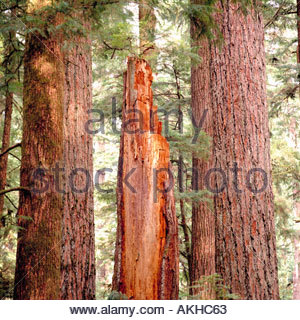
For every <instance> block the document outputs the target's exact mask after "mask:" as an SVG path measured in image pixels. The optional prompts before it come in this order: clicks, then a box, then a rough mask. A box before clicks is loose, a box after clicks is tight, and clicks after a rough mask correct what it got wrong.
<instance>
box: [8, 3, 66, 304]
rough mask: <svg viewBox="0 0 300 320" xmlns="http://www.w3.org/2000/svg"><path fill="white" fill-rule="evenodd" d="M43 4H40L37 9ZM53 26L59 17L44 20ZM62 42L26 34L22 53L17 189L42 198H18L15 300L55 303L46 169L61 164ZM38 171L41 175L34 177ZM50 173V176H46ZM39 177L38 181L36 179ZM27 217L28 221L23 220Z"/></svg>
mask: <svg viewBox="0 0 300 320" xmlns="http://www.w3.org/2000/svg"><path fill="white" fill-rule="evenodd" d="M47 4H49V3H48V1H40V2H39V7H38V8H37V7H31V4H30V3H29V8H30V10H32V11H31V12H32V13H34V12H35V10H37V9H41V8H43V6H46V5H47ZM49 20H50V21H51V23H53V24H57V23H59V17H58V15H56V16H55V17H53V18H51V19H50V17H49ZM61 46H62V39H61V36H58V35H55V36H54V35H49V36H48V37H42V35H41V34H39V33H35V32H31V33H28V35H27V38H26V47H25V53H24V98H23V99H24V100H23V110H24V111H23V112H24V114H23V138H22V163H21V186H24V187H34V188H36V189H38V190H42V189H43V188H45V189H46V187H47V184H48V188H47V190H46V191H45V192H40V193H38V192H21V193H20V200H19V210H18V216H19V226H20V227H21V228H22V229H21V230H20V231H19V234H18V246H17V261H16V274H15V289H14V299H50V300H54V299H59V298H60V287H61V281H60V278H61V277H60V267H61V264H60V262H61V241H62V233H61V229H62V212H63V202H62V197H61V194H59V193H58V192H56V191H55V186H54V181H53V176H52V174H51V171H50V170H51V168H54V166H55V163H58V162H60V161H61V160H62V159H63V106H64V101H63V99H64V73H63V70H64V65H63V55H62V52H61V49H60V48H61ZM37 168H40V169H41V171H40V173H39V174H38V176H34V172H35V170H36V169H37ZM48 170H49V171H48ZM37 177H38V178H37ZM23 216H25V217H30V218H31V219H32V220H27V219H24V218H22V217H23Z"/></svg>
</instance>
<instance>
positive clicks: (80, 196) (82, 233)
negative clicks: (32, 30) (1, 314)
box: [61, 8, 96, 300]
mask: <svg viewBox="0 0 300 320" xmlns="http://www.w3.org/2000/svg"><path fill="white" fill-rule="evenodd" d="M80 10H82V9H80V8H79V9H78V10H77V12H80ZM76 18H77V19H79V20H80V21H81V22H82V24H83V26H84V27H85V28H86V29H87V30H89V28H90V26H89V24H88V22H87V21H86V20H85V19H84V17H83V15H82V14H80V13H77V17H76ZM73 41H74V44H75V46H74V48H72V49H71V50H67V52H66V55H65V90H64V93H65V95H64V101H65V106H64V158H63V168H64V170H65V171H64V174H65V178H66V179H65V180H64V187H63V190H64V191H65V194H64V195H63V202H64V214H63V229H62V230H63V236H62V237H63V241H62V268H61V271H62V275H61V276H62V283H61V288H62V292H61V298H62V299H69V300H74V299H75V300H77V299H79V300H82V299H89V300H90V299H94V298H95V277H96V271H95V239H94V204H93V190H94V189H93V155H92V152H93V142H92V135H91V134H89V133H88V131H87V130H86V124H88V119H89V113H88V111H89V110H90V109H92V57H91V41H90V39H88V38H85V37H83V36H76V38H75V39H73Z"/></svg>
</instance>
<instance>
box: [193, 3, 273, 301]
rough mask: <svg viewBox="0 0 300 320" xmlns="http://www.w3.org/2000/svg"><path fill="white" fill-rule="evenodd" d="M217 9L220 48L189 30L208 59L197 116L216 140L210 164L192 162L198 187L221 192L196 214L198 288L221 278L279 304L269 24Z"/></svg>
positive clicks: (229, 7) (243, 292)
mask: <svg viewBox="0 0 300 320" xmlns="http://www.w3.org/2000/svg"><path fill="white" fill-rule="evenodd" d="M194 2H196V3H201V1H198V2H197V1H194ZM219 5H220V12H219V13H217V14H216V24H217V25H218V26H219V28H220V32H221V33H222V35H223V38H224V41H223V45H222V46H221V47H220V46H218V45H215V44H214V43H209V42H208V41H207V40H205V39H204V38H200V39H196V34H197V31H199V30H197V28H198V27H199V24H197V23H196V22H195V21H192V29H191V34H192V38H193V40H194V45H200V46H201V48H200V50H199V55H200V56H201V58H202V61H201V63H200V64H199V66H197V67H193V68H192V108H193V114H194V117H195V119H196V121H197V122H199V120H200V118H201V116H202V115H203V112H204V110H205V109H207V110H208V112H207V116H206V119H205V122H204V126H203V130H204V131H205V132H206V133H207V134H208V135H210V136H211V137H212V146H211V156H210V160H209V161H208V162H205V161H202V160H200V159H194V169H195V172H194V177H193V178H194V187H196V188H199V189H203V188H206V187H208V188H209V189H211V191H213V192H214V193H215V194H214V196H213V206H212V208H210V207H209V205H208V204H205V203H199V204H195V205H194V208H193V227H192V232H193V235H192V260H193V262H192V282H193V283H197V282H198V281H199V280H200V279H201V277H203V276H205V275H212V274H214V273H217V274H219V275H220V276H221V277H222V279H223V281H224V284H225V285H227V286H228V287H229V290H230V292H232V293H235V294H237V295H239V297H240V298H242V299H278V298H279V292H278V280H277V260H276V248H275V226H274V210H273V194H272V181H271V168H270V152H269V129H268V109H267V104H266V87H265V86H266V79H265V53H264V30H263V21H262V18H261V16H260V15H257V13H255V12H254V11H251V12H250V13H249V14H248V15H247V16H245V15H244V14H243V13H242V11H241V10H238V9H237V6H236V5H234V4H232V3H231V2H230V1H227V0H226V1H223V2H222V3H220V4H219ZM214 168H215V169H214ZM256 168H259V169H258V170H259V171H256V172H255V171H252V172H251V171H250V170H257V169H256ZM210 169H213V170H214V171H208V170H210ZM216 170H218V171H216ZM220 170H222V172H220ZM261 170H264V172H265V173H266V177H265V179H264V181H263V179H262V177H264V173H263V172H262V171H261ZM197 180H198V182H197ZM266 180H267V181H266ZM264 184H265V185H264ZM259 189H262V190H259ZM257 190H258V192H256V191H257ZM193 293H194V294H201V290H200V289H197V288H194V289H193ZM206 293H208V295H207V296H206V298H215V297H216V294H215V292H213V291H212V290H208V291H207V292H206ZM204 296H205V295H204Z"/></svg>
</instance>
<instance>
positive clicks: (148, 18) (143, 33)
mask: <svg viewBox="0 0 300 320" xmlns="http://www.w3.org/2000/svg"><path fill="white" fill-rule="evenodd" d="M155 26H156V16H155V13H154V8H152V7H151V5H150V3H149V1H148V0H140V2H139V39H140V54H141V55H142V56H143V57H144V58H145V57H149V56H150V55H152V54H153V53H154V50H155V43H154V39H155Z"/></svg>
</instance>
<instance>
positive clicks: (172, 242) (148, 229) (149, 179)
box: [113, 58, 179, 299]
mask: <svg viewBox="0 0 300 320" xmlns="http://www.w3.org/2000/svg"><path fill="white" fill-rule="evenodd" d="M151 83H152V72H151V69H150V67H149V65H148V64H147V62H146V61H144V60H138V59H133V58H129V60H128V69H127V72H126V73H125V77H124V103H123V126H122V134H121V145H120V158H119V170H118V187H117V199H118V229H117V242H116V251H115V270H114V277H113V290H116V291H118V292H121V293H123V294H125V295H127V297H128V298H129V299H177V297H178V264H179V256H178V252H179V251H178V230H177V229H178V227H177V219H176V214H175V204H174V197H173V192H172V190H168V187H169V189H170V188H171V186H172V178H171V175H170V174H169V173H168V170H170V164H169V145H168V142H167V141H166V139H165V138H164V137H163V136H162V135H161V122H159V121H158V117H157V108H156V107H153V105H152V103H153V96H152V90H151ZM159 190H160V191H159Z"/></svg>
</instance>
